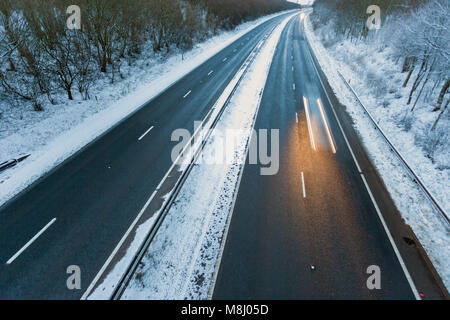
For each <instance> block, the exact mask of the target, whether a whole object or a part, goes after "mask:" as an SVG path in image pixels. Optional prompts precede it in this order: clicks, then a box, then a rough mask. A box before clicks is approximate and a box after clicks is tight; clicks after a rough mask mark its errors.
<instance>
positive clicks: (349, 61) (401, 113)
mask: <svg viewBox="0 0 450 320" xmlns="http://www.w3.org/2000/svg"><path fill="white" fill-rule="evenodd" d="M306 34H307V37H308V39H309V42H310V43H311V46H312V47H313V50H314V52H315V54H316V56H317V58H318V60H319V63H320V65H321V67H322V69H323V71H324V72H325V74H326V75H327V78H328V81H329V83H330V85H331V87H332V88H333V91H334V93H335V94H336V96H337V98H338V99H339V101H340V102H341V103H342V104H343V105H345V106H346V108H347V112H348V114H349V115H350V116H351V117H352V119H353V121H354V127H355V129H356V130H357V132H358V134H359V135H360V137H361V139H362V142H363V144H364V147H365V148H366V151H367V153H368V155H369V156H370V158H371V160H372V163H373V164H374V165H375V167H376V168H377V171H378V172H379V174H380V176H381V178H382V179H383V181H384V183H385V185H386V187H387V189H388V191H389V193H390V195H391V197H392V198H393V200H394V202H395V204H396V206H397V208H398V210H399V211H400V213H401V215H402V217H403V218H404V220H405V222H406V223H407V224H408V225H409V226H410V227H411V228H412V230H413V231H414V233H415V234H416V236H417V238H418V239H419V241H420V243H421V244H422V246H423V247H424V249H425V251H426V252H427V254H428V256H429V258H430V260H431V261H432V263H433V265H434V267H435V268H436V270H437V271H438V273H439V275H440V276H441V278H442V279H443V281H444V284H445V285H446V287H447V288H449V287H450V234H449V231H448V229H447V227H446V224H445V223H444V222H443V219H442V218H441V217H440V216H439V215H438V213H437V212H436V211H435V210H434V209H433V207H432V205H431V204H430V202H429V201H428V199H427V198H426V196H425V195H424V194H423V192H422V191H421V189H419V187H418V186H417V184H415V183H414V182H413V181H412V180H411V178H410V177H409V174H408V172H407V171H406V170H405V168H404V167H403V165H402V163H401V162H400V160H399V159H398V158H397V157H396V156H395V155H394V153H392V152H391V151H390V149H389V147H388V145H387V143H386V142H385V141H384V140H383V138H382V137H381V135H380V134H379V132H378V131H376V130H375V129H374V128H373V125H372V124H371V122H370V120H369V118H368V117H367V115H366V114H365V113H364V112H363V109H362V108H361V106H360V105H359V104H358V103H357V102H356V100H355V98H354V96H353V95H352V93H351V92H350V90H349V89H348V88H347V87H346V85H345V83H344V82H343V80H342V79H341V78H340V77H339V75H338V70H339V71H340V72H341V74H342V75H343V76H344V78H345V79H346V80H347V81H349V82H350V84H351V85H352V87H353V88H354V90H355V91H356V92H357V94H358V96H359V98H360V99H361V101H362V102H363V103H364V105H365V106H366V107H367V108H368V110H369V112H370V113H371V114H372V115H373V117H374V118H375V120H376V121H377V123H378V124H379V126H380V127H381V128H382V129H383V131H384V132H385V134H386V135H387V136H388V137H389V139H390V140H391V142H392V143H393V144H394V145H395V147H396V148H397V149H398V150H399V152H400V153H401V154H402V155H403V156H404V157H405V158H406V160H407V162H408V164H409V165H410V166H411V167H412V168H413V170H414V171H415V172H416V173H417V174H418V176H419V177H420V179H421V180H422V181H423V182H424V184H425V185H426V186H427V187H428V188H429V190H430V191H431V193H432V194H433V195H434V196H435V197H436V198H437V199H438V202H439V203H440V204H441V205H442V207H443V208H444V210H445V211H446V212H449V209H450V198H449V197H448V190H450V176H449V175H450V171H449V169H450V166H449V159H450V157H449V156H450V146H449V141H448V135H447V134H448V122H447V123H444V122H442V123H441V124H440V125H442V126H443V130H444V131H447V132H443V133H442V132H441V133H440V134H441V135H444V136H443V145H444V146H443V147H442V146H441V147H439V148H437V150H436V154H435V157H434V158H435V161H434V162H433V161H431V160H430V157H427V153H426V151H425V150H424V148H423V147H421V146H419V145H418V144H420V138H419V137H423V138H425V137H424V132H425V130H426V129H427V128H429V126H430V123H432V122H433V121H434V119H435V117H436V114H435V113H434V114H432V113H431V112H430V111H427V109H426V108H418V109H417V110H416V113H415V117H414V120H413V119H411V121H414V122H413V126H414V128H412V130H405V128H404V127H402V123H403V120H404V117H405V114H406V110H409V108H411V106H406V97H407V91H408V88H401V82H402V78H403V77H404V74H401V73H400V71H401V70H399V67H398V66H397V65H396V64H395V63H394V62H393V61H392V60H391V59H390V52H389V48H384V49H383V50H380V49H379V48H374V46H373V45H372V46H371V43H370V42H369V43H363V42H359V43H358V44H355V43H352V42H350V41H346V40H341V41H338V42H337V43H334V44H330V42H329V39H328V37H327V35H328V34H329V29H328V27H327V26H323V27H321V28H319V29H318V30H316V32H312V26H311V23H310V21H309V19H307V22H306ZM324 45H326V48H325V46H324ZM369 73H370V77H365V76H366V75H367V74H369ZM364 79H366V81H364ZM367 79H369V81H368V80H367ZM371 79H372V81H370V80H371ZM399 88H400V89H399ZM380 100H382V101H381V102H380ZM388 106H389V107H388ZM428 110H430V109H428ZM431 142H432V141H428V143H431Z"/></svg>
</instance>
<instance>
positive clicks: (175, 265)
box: [89, 17, 290, 300]
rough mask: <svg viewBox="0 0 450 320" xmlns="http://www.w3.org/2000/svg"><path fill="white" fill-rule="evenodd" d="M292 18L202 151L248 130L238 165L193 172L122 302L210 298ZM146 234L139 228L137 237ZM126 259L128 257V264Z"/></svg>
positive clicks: (266, 47)
mask: <svg viewBox="0 0 450 320" xmlns="http://www.w3.org/2000/svg"><path fill="white" fill-rule="evenodd" d="M289 19H290V17H287V18H286V19H285V20H284V21H283V22H282V23H281V24H280V25H279V26H277V28H276V29H275V30H274V31H273V33H272V34H271V36H270V37H269V38H268V39H267V40H266V42H265V44H263V46H262V49H261V51H260V52H259V53H258V55H257V57H256V58H255V60H254V61H253V63H252V64H251V65H250V66H249V70H248V71H247V73H246V74H245V75H244V78H243V79H242V82H241V83H240V85H239V87H238V89H237V90H236V92H235V94H234V95H233V97H232V98H231V100H230V102H229V104H228V106H227V107H226V110H225V112H224V113H223V115H222V116H221V118H220V120H219V122H218V124H217V126H216V127H215V129H214V130H213V133H212V135H211V136H210V138H209V139H208V142H207V144H206V146H205V147H204V149H203V151H202V153H203V154H214V152H215V150H218V146H221V144H222V143H223V138H224V137H223V134H224V133H225V132H226V131H227V130H230V129H231V130H232V129H238V130H243V131H245V132H247V134H241V135H239V137H238V139H237V140H235V143H234V144H233V150H230V151H231V154H233V155H234V158H233V161H227V163H226V164H214V165H211V164H207V163H201V164H199V165H196V166H195V167H194V168H193V169H192V171H191V172H190V174H189V177H188V178H187V180H186V182H185V183H184V185H183V187H182V189H181V191H180V193H179V194H178V196H177V200H176V202H175V203H174V204H173V206H172V207H171V209H170V210H169V212H168V214H167V216H166V218H165V220H164V222H163V224H162V225H161V227H160V229H159V230H158V233H157V234H156V236H155V238H154V240H153V242H152V243H151V245H150V247H149V249H148V251H147V253H146V255H145V257H144V258H143V260H142V262H141V264H140V267H139V268H138V270H137V272H136V275H135V277H134V278H133V280H132V281H131V283H130V285H129V287H128V288H127V290H126V291H125V292H124V294H123V296H122V299H132V300H134V299H207V298H208V293H209V292H208V291H209V289H210V288H211V283H212V280H213V276H214V270H215V267H216V262H217V259H218V256H219V252H220V248H221V243H222V239H223V236H224V232H225V227H226V223H227V221H228V218H229V214H230V211H231V206H232V203H233V199H234V196H235V194H236V192H237V190H236V187H237V182H238V179H239V175H240V173H241V171H242V168H243V165H244V163H245V156H246V151H247V145H248V139H249V137H250V134H251V130H252V129H253V124H254V120H255V118H256V115H257V110H258V107H259V102H260V99H261V96H262V91H263V89H264V86H265V83H266V79H267V75H268V73H269V68H270V65H271V61H272V57H273V54H274V52H275V48H276V45H277V43H278V40H279V38H280V35H281V31H282V30H283V28H284V26H285V25H286V23H287V21H288V20H289ZM198 190H208V192H198ZM147 223H152V222H146V223H145V224H146V225H147ZM145 231H146V230H144V228H140V229H139V230H138V231H137V236H136V238H140V237H141V235H142V233H143V232H145ZM134 244H135V245H139V243H137V242H135V243H134ZM132 246H133V245H132ZM131 251H133V248H131V249H130V250H129V252H131ZM127 259H128V254H127V256H126V257H125V258H123V260H127ZM120 264H122V261H121V262H119V263H118V265H120ZM115 269H116V270H118V269H121V267H120V266H119V267H116V268H115ZM118 276H120V275H118V274H115V271H114V270H113V271H112V272H111V274H110V275H108V277H107V278H106V280H105V281H104V282H103V283H102V284H101V285H100V286H98V287H97V288H96V290H95V291H94V293H93V294H92V295H91V296H90V297H89V298H90V299H105V298H108V295H109V294H110V293H111V291H112V290H111V289H112V286H113V285H115V281H116V280H117V279H118Z"/></svg>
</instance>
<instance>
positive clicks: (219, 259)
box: [207, 14, 295, 300]
mask: <svg viewBox="0 0 450 320" xmlns="http://www.w3.org/2000/svg"><path fill="white" fill-rule="evenodd" d="M293 16H295V14H293V15H291V16H289V17H288V18H286V20H288V19H291V18H292V17H293ZM286 20H283V22H282V23H284V21H286ZM286 25H287V22H286V23H285V26H284V27H286ZM284 27H283V29H284ZM274 30H275V28H274V29H273V30H272V31H274ZM280 38H281V34H280ZM275 51H276V49H275ZM275 51H274V54H275ZM272 62H273V59H272V61H271V62H270V66H269V70H270V68H271V66H272ZM267 76H268V75H267ZM266 81H267V79H266ZM264 89H265V86H263V88H262V90H261V94H260V95H259V102H258V107H257V109H256V112H255V117H254V118H253V124H252V131H253V129H254V128H255V123H256V118H257V117H258V113H259V107H260V106H261V100H262V96H263V94H264ZM250 139H251V136H250ZM249 143H250V140H249ZM248 150H249V148H248V146H247V151H246V152H245V157H244V159H247V155H248ZM246 162H247V161H245V160H244V164H243V166H242V169H241V172H240V173H239V178H238V182H237V184H236V191H235V193H234V195H233V202H232V204H231V208H230V213H229V215H228V218H227V222H226V225H225V230H224V232H223V237H222V242H221V243H220V249H219V254H218V256H217V261H216V265H215V268H214V273H213V276H212V279H211V285H210V288H209V290H208V298H207V299H208V300H212V296H213V294H214V289H215V286H216V282H217V276H218V275H219V269H220V265H221V263H222V257H223V251H224V250H225V245H226V242H227V238H228V231H229V229H230V224H231V220H232V218H233V212H234V208H235V206H236V200H237V196H238V193H239V187H240V185H241V180H242V176H243V173H244V169H245V166H246Z"/></svg>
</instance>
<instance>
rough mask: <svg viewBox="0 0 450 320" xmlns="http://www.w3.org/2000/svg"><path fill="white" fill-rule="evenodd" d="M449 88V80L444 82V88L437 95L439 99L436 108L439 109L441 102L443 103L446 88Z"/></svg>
mask: <svg viewBox="0 0 450 320" xmlns="http://www.w3.org/2000/svg"><path fill="white" fill-rule="evenodd" d="M449 86H450V79H447V81H445V83H444V86H443V87H442V90H441V92H440V93H439V98H438V101H437V104H436V108H441V105H442V102H443V101H444V96H445V94H446V93H447V90H448V87H449Z"/></svg>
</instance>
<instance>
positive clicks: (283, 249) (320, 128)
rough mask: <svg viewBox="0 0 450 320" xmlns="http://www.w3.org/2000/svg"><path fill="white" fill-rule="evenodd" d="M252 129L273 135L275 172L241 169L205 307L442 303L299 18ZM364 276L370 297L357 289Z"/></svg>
mask: <svg viewBox="0 0 450 320" xmlns="http://www.w3.org/2000/svg"><path fill="white" fill-rule="evenodd" d="M316 69H317V70H316ZM319 75H320V77H319ZM255 129H256V130H258V129H279V130H280V170H279V172H278V174H277V175H273V176H263V175H260V166H258V165H248V163H249V161H248V160H247V162H246V163H247V164H246V167H245V168H244V171H243V174H242V178H241V182H240V185H239V189H238V195H237V198H236V202H235V206H234V211H233V213H232V216H231V222H230V225H229V230H228V233H227V235H226V238H225V239H226V240H225V245H224V249H223V254H222V257H221V260H220V267H219V269H218V274H217V280H216V282H215V284H214V291H213V299H219V300H222V299H406V300H409V299H443V298H444V295H443V293H442V291H441V290H440V288H439V285H438V283H437V281H436V280H435V278H434V277H433V275H432V273H431V272H430V269H429V265H428V263H427V262H426V260H424V258H423V256H422V255H421V252H420V246H419V245H417V244H416V245H414V244H413V245H411V242H409V244H408V241H405V239H413V235H412V234H411V231H410V230H409V228H408V227H406V226H405V225H404V223H403V222H402V220H401V217H400V215H399V213H398V212H397V210H396V208H395V205H394V203H393V201H392V200H391V198H390V197H389V194H388V193H387V191H386V189H385V187H384V185H383V183H382V182H381V180H380V178H379V177H378V175H377V173H376V171H375V169H374V168H373V167H372V165H371V163H370V161H369V160H368V157H367V155H366V153H365V151H364V148H363V147H362V146H361V143H360V141H359V138H358V136H357V134H356V133H355V132H354V130H353V128H352V125H351V120H350V119H349V118H348V116H347V115H346V114H345V107H343V106H341V105H340V104H339V103H338V102H337V100H336V98H335V96H334V94H333V92H332V90H331V89H330V87H329V85H328V84H327V82H326V80H325V78H324V77H323V74H321V71H320V70H318V66H317V65H316V64H314V62H313V58H312V56H311V55H310V50H309V46H308V43H307V41H306V39H305V35H304V30H303V23H302V22H301V18H299V16H295V17H294V18H292V19H291V20H290V22H289V23H288V25H287V26H286V28H285V30H284V31H283V33H282V36H281V39H280V42H279V44H278V47H277V50H276V52H275V55H274V58H273V62H272V66H271V69H270V73H269V76H268V80H267V83H266V87H265V89H264V94H263V97H262V101H261V105H260V109H259V113H258V117H257V119H256V123H255ZM269 143H270V140H269ZM369 266H378V267H379V269H380V275H381V277H380V279H381V280H380V281H381V282H380V283H381V288H380V289H379V290H378V289H373V290H370V289H369V288H368V286H367V284H366V283H367V279H368V278H369V276H370V275H371V274H368V273H367V269H368V268H369Z"/></svg>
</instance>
